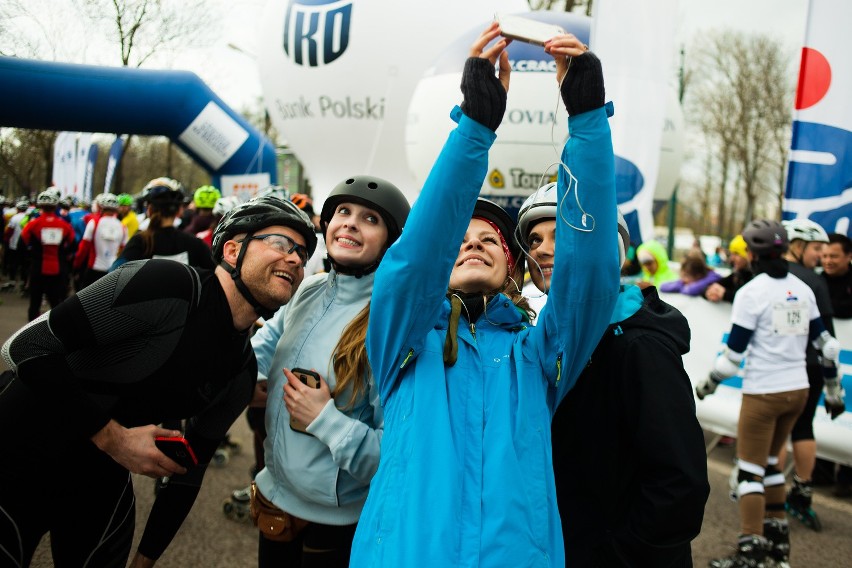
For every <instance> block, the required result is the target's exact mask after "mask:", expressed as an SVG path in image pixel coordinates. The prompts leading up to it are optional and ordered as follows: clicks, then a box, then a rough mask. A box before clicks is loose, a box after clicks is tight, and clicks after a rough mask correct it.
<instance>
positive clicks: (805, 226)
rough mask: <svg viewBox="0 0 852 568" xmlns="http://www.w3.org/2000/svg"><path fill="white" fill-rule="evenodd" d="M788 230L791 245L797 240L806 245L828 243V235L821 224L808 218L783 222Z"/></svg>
mask: <svg viewBox="0 0 852 568" xmlns="http://www.w3.org/2000/svg"><path fill="white" fill-rule="evenodd" d="M781 224H782V225H784V228H785V229H787V240H788V241H790V242H791V243H792V242H793V241H795V240H796V239H798V240H800V241H805V242H806V243H827V242H828V234H827V233H826V232H825V229H823V228H822V227H821V226H819V224H817V223H816V222H814V221H811V220H810V219H808V218H807V217H799V218H797V219H792V220H790V221H781Z"/></svg>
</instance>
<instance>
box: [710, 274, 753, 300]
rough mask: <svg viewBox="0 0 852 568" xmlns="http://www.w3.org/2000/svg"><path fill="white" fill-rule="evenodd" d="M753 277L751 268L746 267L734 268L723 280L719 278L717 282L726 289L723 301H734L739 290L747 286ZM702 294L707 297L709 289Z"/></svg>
mask: <svg viewBox="0 0 852 568" xmlns="http://www.w3.org/2000/svg"><path fill="white" fill-rule="evenodd" d="M752 278H754V273H753V272H752V271H751V269H749V268H746V269H744V270H734V271H732V272H731V273H730V274H728V275H727V276H725V277H724V278H722V279H721V280H717V281H716V284H719V285H720V286H722V288H724V289H725V294H724V295H723V296H722V301H723V302H728V303H731V302H733V301H734V296H735V295H736V293H737V290H739V289H740V288H742V287H743V286H745V285H746V284H747V283H748V282H749V281H750V280H751V279H752ZM702 296H704V297H705V298H706V297H707V290H704V293H703V294H702Z"/></svg>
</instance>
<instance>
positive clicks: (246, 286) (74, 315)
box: [0, 197, 316, 567]
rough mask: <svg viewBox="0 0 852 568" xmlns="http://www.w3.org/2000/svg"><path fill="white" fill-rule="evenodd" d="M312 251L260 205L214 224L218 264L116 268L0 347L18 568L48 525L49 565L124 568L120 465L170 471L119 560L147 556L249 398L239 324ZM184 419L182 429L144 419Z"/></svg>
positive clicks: (130, 501) (276, 292)
mask: <svg viewBox="0 0 852 568" xmlns="http://www.w3.org/2000/svg"><path fill="white" fill-rule="evenodd" d="M315 247H316V237H315V235H314V230H313V224H312V223H311V221H310V219H309V218H308V217H307V216H306V215H305V214H304V213H302V212H301V211H300V210H299V209H298V208H297V207H296V206H295V205H293V204H292V203H290V202H289V201H282V200H280V199H277V198H274V197H262V198H258V199H255V200H252V201H249V202H247V203H244V204H242V205H240V206H238V207H236V208H234V209H233V210H231V211H230V212H229V213H228V214H227V215H226V216H225V217H224V218H223V219H222V222H221V223H220V224H219V226H218V227H217V229H216V232H215V235H214V239H213V256H214V258H215V260H216V262H217V263H218V266H217V267H216V268H215V269H214V270H205V269H197V268H193V267H191V266H188V265H185V264H182V263H179V262H175V261H172V260H165V259H152V260H143V261H135V262H128V263H126V264H124V265H122V266H121V267H120V268H118V269H117V270H116V271H114V272H112V273H110V274H108V275H107V276H105V277H103V278H101V279H100V280H98V281H97V282H95V283H94V284H92V285H91V286H88V287H86V288H84V289H82V290H81V291H80V292H79V293H78V294H77V295H75V296H73V297H71V298H69V299H68V300H66V301H65V302H63V303H61V304H59V305H58V306H57V307H56V308H54V309H53V310H51V311H50V312H48V313H47V314H45V315H43V316H42V317H40V318H38V319H37V320H35V321H33V322H32V323H30V324H29V325H27V326H25V327H24V328H22V329H21V330H19V331H18V332H16V333H15V334H14V335H13V336H12V337H11V338H10V339H9V340H8V341H7V342H6V344H5V345H3V349H2V356H3V358H4V359H5V362H6V363H7V365H8V366H9V368H10V369H11V371H9V372H7V373H4V374H3V375H2V376H0V424H2V426H3V427H4V428H5V431H6V432H13V431H14V432H17V434H16V435H15V436H7V437H5V438H4V439H3V441H2V442H0V451H2V453H3V455H4V458H5V459H4V460H3V462H2V465H0V550H2V552H3V554H4V555H8V556H9V557H10V558H11V559H12V562H13V564H14V565H17V566H29V564H30V562H31V558H32V554H33V551H34V550H35V548H36V546H37V545H38V542H39V540H40V539H41V537H42V536H43V535H44V534H45V533H47V532H49V533H50V536H51V547H52V550H53V557H54V561H55V563H56V564H57V565H68V566H83V565H87V564H88V565H97V566H121V567H124V566H125V564H126V562H127V558H128V555H129V553H130V548H131V543H132V539H133V532H134V518H135V514H134V496H133V487H132V484H131V476H130V473H137V474H143V475H147V476H150V477H154V478H159V477H171V482H170V483H168V484H167V485H166V486H165V487H164V488H162V489H161V491H160V492H159V494H158V496H157V500H156V502H155V504H154V507H153V509H152V511H151V514H150V516H149V518H148V522H147V525H146V528H145V533H144V535H143V537H142V541H141V542H140V544H139V548H138V552H137V554H136V556H135V558H134V559H133V562H132V563H131V566H135V567H142V566H152V565H153V564H154V562H155V561H156V560H157V558H159V556H160V555H161V554H162V553H163V551H164V550H165V549H166V547H167V546H168V545H169V543H170V542H171V540H172V538H173V537H174V535H175V533H176V532H177V530H178V528H179V527H180V525H181V524H182V523H183V519H184V518H185V517H186V515H187V514H188V513H189V510H190V508H191V507H192V504H193V502H194V501H195V498H196V496H197V494H198V491H199V489H200V486H201V482H202V478H203V476H204V472H205V470H206V468H207V465H208V463H209V462H210V459H211V457H212V456H213V454H214V452H215V451H216V448H217V447H218V446H219V443H220V442H221V441H222V440H223V439H224V437H225V435H226V434H227V432H228V428H229V427H230V426H231V424H232V423H233V422H234V420H236V418H237V417H238V416H240V414H241V413H242V411H243V409H244V408H245V407H246V405H247V404H248V403H249V402H250V401H251V399H252V395H253V392H254V386H255V380H256V374H257V364H256V361H255V357H254V353H253V351H252V348H251V345H250V343H249V331H250V329H251V327H252V326H253V324H254V322H255V321H256V320H257V318H258V317H261V316H262V317H266V318H268V317H270V316H271V315H272V314H273V313H274V312H275V311H276V310H277V309H278V307H280V306H281V305H283V304H286V303H287V302H288V301H289V300H290V298H291V297H292V295H293V293H294V292H295V290H296V288H297V287H298V286H299V284H300V283H301V281H302V278H303V276H304V263H305V261H306V260H307V258H308V256H309V255H310V253H312V252H313V250H314V248H315ZM181 419H186V431H185V432H183V433H181V432H180V431H174V430H167V429H164V428H160V427H158V426H156V424H160V423H162V422H164V421H167V420H181ZM180 435H183V437H184V438H185V439H186V441H187V442H188V444H189V446H190V447H191V448H192V450H193V451H194V454H195V456H196V457H197V461H198V465H196V466H194V467H189V468H184V467H181V466H180V465H179V464H178V463H176V462H175V461H173V460H172V459H170V458H169V457H168V456H167V455H166V454H164V453H162V452H161V451H160V450H159V449H158V448H157V446H156V445H155V438H156V437H158V436H180ZM57 472H61V475H57ZM28 488H31V489H32V490H28ZM82 488H86V489H85V490H83V489H82ZM81 511H85V515H86V519H87V522H85V523H80V522H79V515H80V512H81Z"/></svg>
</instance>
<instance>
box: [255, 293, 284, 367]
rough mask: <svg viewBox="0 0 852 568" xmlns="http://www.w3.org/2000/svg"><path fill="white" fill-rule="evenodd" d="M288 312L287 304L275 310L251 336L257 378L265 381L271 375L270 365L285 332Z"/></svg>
mask: <svg viewBox="0 0 852 568" xmlns="http://www.w3.org/2000/svg"><path fill="white" fill-rule="evenodd" d="M286 313H287V306H281V307H280V308H279V309H278V311H277V312H275V315H274V316H272V318H271V319H268V320H266V321H265V322H264V324H263V327H262V328H260V329H259V330H258V331H257V333H255V334H254V335H253V336H252V338H251V346H252V348H253V349H254V356H255V357H256V358H257V380H259V381H265V380H267V377H268V376H269V366H270V365H271V364H272V357H273V356H274V355H275V348H276V347H277V346H278V340H279V339H281V335H283V333H284V316H285V314H286Z"/></svg>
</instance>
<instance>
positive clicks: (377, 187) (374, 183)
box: [367, 181, 379, 189]
mask: <svg viewBox="0 0 852 568" xmlns="http://www.w3.org/2000/svg"><path fill="white" fill-rule="evenodd" d="M367 187H369V188H370V189H379V184H377V183H376V182H374V181H371V182H370V183H368V184H367Z"/></svg>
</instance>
